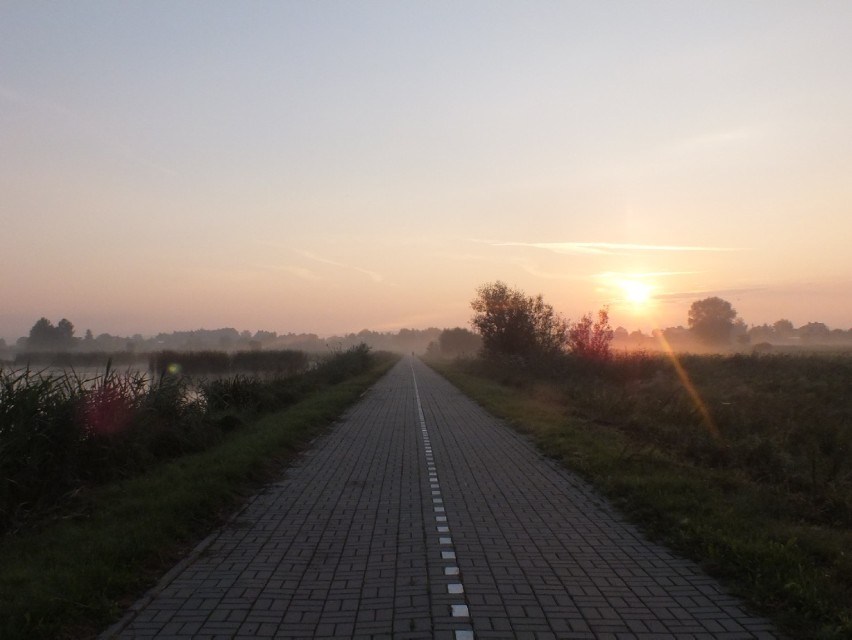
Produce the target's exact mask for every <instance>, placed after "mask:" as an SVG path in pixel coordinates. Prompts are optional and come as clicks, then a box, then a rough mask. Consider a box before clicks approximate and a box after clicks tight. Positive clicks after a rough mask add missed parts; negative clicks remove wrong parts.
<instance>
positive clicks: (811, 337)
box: [799, 322, 831, 342]
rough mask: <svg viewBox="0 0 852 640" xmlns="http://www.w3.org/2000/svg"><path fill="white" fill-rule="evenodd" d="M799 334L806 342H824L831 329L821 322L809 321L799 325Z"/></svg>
mask: <svg viewBox="0 0 852 640" xmlns="http://www.w3.org/2000/svg"><path fill="white" fill-rule="evenodd" d="M799 335H800V336H801V338H802V340H805V341H806V342H826V341H827V340H828V339H829V337H830V336H831V330H830V329H829V328H828V327H827V326H826V325H825V324H823V323H822V322H809V323H807V324H806V325H803V326H801V327H799Z"/></svg>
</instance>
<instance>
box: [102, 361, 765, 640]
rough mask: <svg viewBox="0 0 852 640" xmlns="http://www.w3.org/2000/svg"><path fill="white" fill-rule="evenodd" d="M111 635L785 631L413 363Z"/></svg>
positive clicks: (721, 634)
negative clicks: (746, 607) (645, 535)
mask: <svg viewBox="0 0 852 640" xmlns="http://www.w3.org/2000/svg"><path fill="white" fill-rule="evenodd" d="M102 637H103V638H145V637H161V638H162V637H169V638H184V637H185V638H190V637H192V638H204V637H210V638H212V637H245V638H254V637H275V638H291V637H303V638H304V637H329V638H331V637H341V638H343V637H346V638H349V637H364V638H366V637H393V638H433V637H434V638H447V639H452V640H455V639H464V638H524V637H528V638H608V637H609V638H616V637H617V638H666V637H670V638H686V637H691V638H773V637H775V634H774V632H773V630H772V628H771V626H770V624H769V623H768V622H767V621H766V620H764V619H761V618H758V617H755V616H752V615H749V614H748V613H747V612H746V611H745V610H744V609H743V608H742V606H741V604H740V602H739V601H737V600H736V599H735V598H733V597H732V596H730V595H728V594H726V593H725V592H724V591H723V590H722V588H721V587H720V586H719V584H717V583H716V582H715V581H714V580H712V579H710V578H708V577H707V576H706V575H704V574H703V573H701V571H700V570H699V569H698V568H697V567H696V566H695V565H694V564H692V563H691V562H689V561H686V560H683V559H681V558H678V557H676V556H674V555H673V554H672V553H671V552H669V551H667V550H666V549H664V548H662V547H659V546H656V545H654V544H651V543H649V542H648V541H647V540H645V539H644V538H643V537H642V535H641V534H640V533H639V532H638V531H637V530H636V529H634V528H633V527H632V526H630V525H628V524H626V523H625V522H624V521H622V520H621V519H620V517H619V516H618V515H617V514H616V513H615V512H614V511H613V510H612V509H611V508H610V507H609V506H608V505H607V504H606V503H605V502H604V501H603V500H602V499H601V498H599V497H598V495H597V494H595V493H594V492H593V491H592V490H591V489H590V488H589V487H588V486H587V485H586V484H585V483H584V482H583V481H581V480H579V479H578V478H577V477H575V476H574V475H572V474H571V473H569V472H567V471H565V470H564V469H562V468H561V467H558V466H557V465H556V464H555V463H553V462H551V461H550V460H547V459H544V458H542V456H541V455H540V454H539V453H538V452H537V451H536V450H535V449H534V447H533V446H532V445H531V444H530V443H529V442H527V441H526V440H525V439H524V438H523V437H521V436H519V435H518V434H516V433H515V432H514V431H512V430H510V429H509V428H508V427H506V426H504V425H503V424H501V423H500V422H499V421H498V420H496V419H495V418H493V417H491V416H489V415H488V414H487V413H485V412H484V411H483V410H482V409H480V408H479V407H478V406H477V405H476V404H475V403H473V402H472V401H470V400H469V399H468V398H466V397H465V396H463V395H462V394H461V393H460V392H459V391H458V390H456V389H455V387H453V386H452V385H450V384H449V383H448V382H446V381H445V380H444V379H443V378H441V377H440V376H439V375H438V374H436V373H434V372H433V371H432V370H431V369H429V368H427V367H426V366H425V365H423V364H421V363H420V362H419V361H417V360H414V359H405V360H402V361H400V362H399V363H398V364H397V365H396V366H395V367H394V368H393V369H392V370H391V372H390V373H389V374H388V375H387V376H386V377H385V378H383V379H382V380H381V381H380V382H379V383H378V384H376V385H375V386H374V387H373V388H372V389H371V390H370V391H369V392H368V393H367V394H365V396H364V398H363V399H362V401H361V402H360V403H358V404H357V405H356V406H355V407H354V408H353V409H352V410H350V411H349V413H348V414H346V416H345V417H344V419H343V420H342V422H341V423H340V424H339V425H338V426H337V427H336V428H335V429H334V430H332V431H331V432H329V433H328V434H327V435H326V436H324V437H323V438H322V439H321V440H320V441H319V442H318V443H317V444H316V446H314V447H313V448H312V449H311V450H310V451H309V452H308V453H307V454H306V455H305V456H304V457H303V458H302V459H301V461H300V462H299V463H298V464H296V465H295V466H293V467H291V468H290V469H288V471H287V472H286V475H285V476H284V477H283V478H281V480H280V482H278V483H276V484H274V485H272V486H269V487H268V488H267V490H266V491H264V492H263V493H261V494H260V495H258V496H257V497H256V498H255V499H254V500H253V501H251V502H250V503H249V504H248V505H247V506H246V508H245V509H244V510H243V511H242V512H240V513H239V515H238V516H237V517H236V518H235V519H233V520H232V521H231V523H230V524H229V525H228V526H226V527H225V528H223V529H222V530H220V531H218V532H217V533H216V534H214V535H213V536H211V537H210V538H209V539H208V540H207V541H206V542H205V543H204V544H202V546H201V547H199V549H197V550H196V552H195V553H194V554H193V555H192V556H191V557H190V558H189V559H187V560H186V561H185V562H183V563H181V564H180V565H179V566H178V567H176V568H175V569H174V570H172V571H171V572H170V573H169V574H168V575H167V576H166V577H165V578H164V579H163V581H162V582H161V584H160V585H159V586H158V587H157V588H156V589H155V590H154V591H153V592H152V593H151V594H149V596H148V597H147V598H145V599H144V600H143V601H142V602H140V603H137V605H136V606H135V607H134V608H133V611H132V613H130V614H128V616H127V617H126V618H125V619H124V620H123V621H122V622H121V623H119V624H118V625H116V626H115V627H113V628H112V629H110V630H108V631H107V632H105V633H104V634H103V636H102Z"/></svg>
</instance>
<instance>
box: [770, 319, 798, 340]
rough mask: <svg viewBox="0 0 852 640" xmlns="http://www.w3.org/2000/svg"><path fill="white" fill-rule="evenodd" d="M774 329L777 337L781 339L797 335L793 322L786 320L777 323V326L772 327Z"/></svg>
mask: <svg viewBox="0 0 852 640" xmlns="http://www.w3.org/2000/svg"><path fill="white" fill-rule="evenodd" d="M772 328H773V329H774V330H775V335H777V336H778V337H779V338H789V337H792V336H794V335H795V334H796V327H794V326H793V323H792V322H790V321H789V320H787V319H785V318H782V319H781V320H778V321H777V322H775V324H773V325H772Z"/></svg>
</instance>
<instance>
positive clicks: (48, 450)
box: [0, 345, 373, 533]
mask: <svg viewBox="0 0 852 640" xmlns="http://www.w3.org/2000/svg"><path fill="white" fill-rule="evenodd" d="M169 355H173V354H169ZM248 355H252V354H248ZM258 355H260V354H258ZM232 361H233V358H232V356H230V355H228V354H224V353H222V354H219V355H215V354H212V353H209V354H204V356H203V357H198V355H197V354H196V358H195V359H194V360H193V359H184V360H182V361H180V362H182V363H183V365H186V366H185V367H184V366H182V365H180V364H179V365H177V366H174V365H175V362H176V360H175V359H169V358H165V357H164V358H163V360H162V361H161V362H169V364H170V365H171V366H168V367H166V368H165V369H164V370H162V371H161V372H160V373H158V374H157V375H156V376H154V375H151V374H144V373H141V372H132V371H128V372H124V373H119V372H116V371H115V370H113V369H111V368H110V367H109V366H107V368H106V370H105V372H104V373H103V374H98V375H92V376H83V375H78V374H76V373H75V372H74V371H73V370H71V371H68V372H65V373H61V374H57V373H48V372H38V371H33V370H31V369H23V370H15V369H12V368H0V533H2V532H8V531H13V530H16V529H18V528H20V527H22V526H25V525H26V524H27V523H28V522H29V521H31V520H32V519H33V518H34V517H41V516H44V515H45V514H49V513H50V512H51V509H53V508H54V507H55V506H56V505H59V504H61V503H63V501H64V499H66V498H69V497H73V496H74V495H75V494H77V493H79V492H80V491H84V490H85V488H86V487H88V486H92V485H97V484H103V483H106V482H109V481H111V480H115V479H120V478H125V477H127V476H131V475H134V474H138V473H139V472H141V471H142V470H144V469H146V468H148V467H150V466H151V465H153V464H156V463H157V462H159V461H162V460H168V459H172V458H175V457H177V456H180V455H183V454H186V453H190V452H195V451H200V450H203V449H206V448H208V447H210V446H211V445H213V444H215V443H216V442H218V441H220V440H221V439H222V438H223V437H225V436H226V435H227V433H228V432H229V431H232V430H233V429H235V428H239V427H240V426H241V425H242V424H243V423H244V422H245V420H246V419H247V418H248V417H251V416H253V415H256V414H259V413H264V412H270V411H276V410H279V409H283V408H285V407H287V406H290V405H291V404H293V403H295V402H297V401H298V400H300V399H301V398H303V397H305V396H306V395H307V394H309V393H311V392H313V391H316V390H318V389H320V388H323V387H324V386H328V385H331V384H335V383H337V382H340V381H342V380H344V379H346V378H347V377H350V376H353V375H357V374H358V373H361V372H363V371H365V370H366V369H367V368H369V367H370V366H371V364H372V363H373V354H371V353H370V350H369V348H367V347H366V346H365V345H360V346H357V347H352V348H350V349H348V350H346V351H339V352H335V353H332V354H330V355H329V356H327V357H325V358H323V359H321V360H320V361H318V362H316V363H314V366H310V367H309V366H308V358H307V356H306V355H305V354H301V353H298V352H271V353H270V354H269V355H266V354H263V355H262V357H260V358H256V359H251V358H248V357H247V356H245V357H243V358H242V359H238V361H239V362H240V363H241V365H244V366H255V367H257V370H258V371H260V370H262V371H264V372H265V373H266V374H267V375H266V377H264V378H260V377H258V375H245V374H235V375H227V373H228V371H229V367H230V366H231V363H232ZM201 362H204V363H205V365H206V367H207V368H206V369H205V374H206V375H211V374H212V376H211V377H210V378H204V379H198V378H192V377H190V376H189V375H188V374H187V372H186V370H187V369H189V370H190V371H196V370H199V369H200V363H201ZM216 362H220V363H223V366H222V368H221V369H219V370H217V369H215V367H211V365H215V363H216ZM196 365H198V369H197V368H196ZM211 369H212V370H211ZM220 374H221V375H220Z"/></svg>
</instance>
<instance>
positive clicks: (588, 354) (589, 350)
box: [568, 307, 614, 360]
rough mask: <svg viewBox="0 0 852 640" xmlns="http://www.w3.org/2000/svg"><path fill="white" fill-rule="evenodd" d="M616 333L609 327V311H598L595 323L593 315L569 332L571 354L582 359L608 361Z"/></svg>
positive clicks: (586, 316) (583, 318) (585, 316)
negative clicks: (610, 346)
mask: <svg viewBox="0 0 852 640" xmlns="http://www.w3.org/2000/svg"><path fill="white" fill-rule="evenodd" d="M613 335H614V333H613V330H612V327H610V326H609V309H607V308H606V307H604V308H603V309H601V310H599V311H598V319H597V321H595V320H594V319H593V318H592V314H591V313H587V314H586V315H584V316H583V317H582V318H580V320H579V321H578V322H575V323H574V324H573V325H572V326H571V329H570V330H569V331H568V346H569V347H570V348H571V352H572V353H574V354H575V355H578V356H580V357H581V358H586V359H591V360H606V359H608V358H609V357H610V355H611V353H610V349H609V345H610V342H612V337H613Z"/></svg>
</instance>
